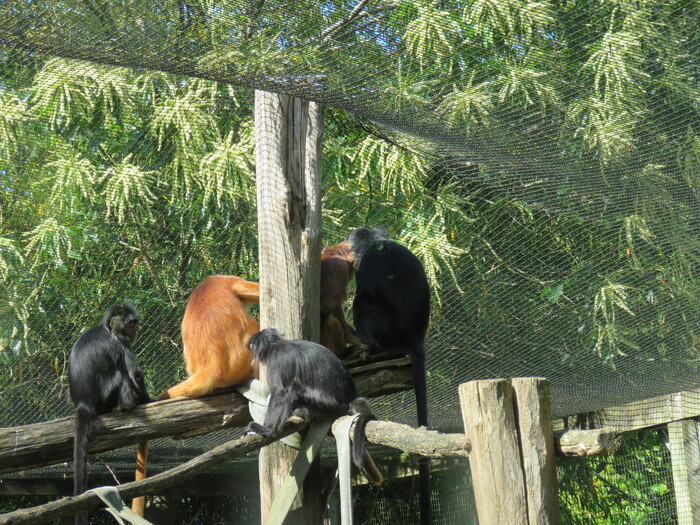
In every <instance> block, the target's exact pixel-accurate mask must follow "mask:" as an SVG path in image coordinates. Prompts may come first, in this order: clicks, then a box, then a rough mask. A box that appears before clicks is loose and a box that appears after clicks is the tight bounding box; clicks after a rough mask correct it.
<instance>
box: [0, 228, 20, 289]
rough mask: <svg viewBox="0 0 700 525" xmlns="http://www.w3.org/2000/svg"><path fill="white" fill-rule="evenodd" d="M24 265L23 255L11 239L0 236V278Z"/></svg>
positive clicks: (3, 278) (5, 277) (4, 277)
mask: <svg viewBox="0 0 700 525" xmlns="http://www.w3.org/2000/svg"><path fill="white" fill-rule="evenodd" d="M23 265H24V256H23V255H22V252H20V251H19V249H18V248H17V246H15V242H14V241H13V240H12V239H8V238H5V237H0V278H1V279H2V280H5V279H7V278H8V276H9V275H10V272H12V271H13V270H15V269H16V268H20V267H22V266H23Z"/></svg>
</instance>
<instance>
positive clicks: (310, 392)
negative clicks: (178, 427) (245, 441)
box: [246, 328, 382, 485]
mask: <svg viewBox="0 0 700 525" xmlns="http://www.w3.org/2000/svg"><path fill="white" fill-rule="evenodd" d="M248 345H249V346H250V349H251V350H252V352H253V362H256V361H257V362H260V363H262V364H264V365H265V366H266V378H267V386H268V388H269V390H270V399H269V402H268V407H267V414H266V415H265V423H264V425H260V424H259V423H256V422H254V421H252V422H250V423H249V424H248V427H247V428H246V432H253V433H255V434H260V435H262V436H270V435H272V434H274V433H275V432H277V430H279V428H280V427H281V426H282V424H283V423H284V422H285V421H286V420H287V419H288V418H289V417H290V416H291V415H292V414H296V415H298V416H300V417H302V418H303V419H305V420H306V421H308V422H310V423H323V422H331V421H335V420H336V419H338V418H339V417H341V416H344V415H346V414H347V413H348V412H349V411H352V412H353V413H354V414H359V415H360V417H359V419H358V421H357V422H356V423H355V425H354V431H353V447H352V457H353V462H354V463H355V465H356V466H357V467H359V468H364V469H365V471H366V472H367V474H368V475H369V477H370V478H371V479H372V481H373V482H374V483H375V484H377V485H379V484H380V483H381V482H382V476H381V474H380V473H379V471H378V470H377V467H376V466H375V465H374V462H373V461H372V458H371V457H370V456H369V454H368V453H367V450H366V442H367V440H366V437H365V427H366V426H367V422H368V421H370V420H372V419H374V416H373V415H372V411H371V409H370V408H369V403H368V402H367V399H366V398H364V397H358V395H357V389H356V387H355V382H354V381H353V379H352V376H351V375H350V372H348V370H347V369H346V368H345V366H344V365H343V362H342V361H341V360H340V359H339V358H338V357H337V356H336V355H335V354H334V353H333V352H331V351H330V350H328V348H326V347H325V346H322V345H319V344H317V343H312V342H311V341H302V340H300V341H290V340H288V339H284V338H283V337H282V336H281V335H280V333H279V332H278V331H277V330H275V329H274V328H268V329H266V330H262V331H260V332H258V333H257V334H254V335H252V336H251V338H250V341H249V342H248Z"/></svg>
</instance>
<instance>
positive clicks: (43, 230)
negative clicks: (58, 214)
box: [23, 217, 73, 268]
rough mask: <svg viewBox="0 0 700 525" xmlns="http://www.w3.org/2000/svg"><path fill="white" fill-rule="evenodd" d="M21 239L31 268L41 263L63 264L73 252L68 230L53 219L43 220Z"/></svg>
mask: <svg viewBox="0 0 700 525" xmlns="http://www.w3.org/2000/svg"><path fill="white" fill-rule="evenodd" d="M23 237H24V238H25V239H26V241H27V244H26V246H25V248H24V250H25V252H26V253H28V254H30V255H31V260H32V268H35V267H36V266H37V265H38V264H39V263H40V262H43V261H48V262H56V263H63V261H64V260H65V259H66V258H67V256H68V253H69V252H71V251H72V250H73V241H72V239H71V231H70V229H69V228H67V227H65V226H62V225H61V224H60V223H59V222H58V220H57V219H55V218H53V217H49V218H46V219H44V220H43V221H42V222H41V223H40V224H39V225H38V226H36V227H35V228H34V229H33V230H31V231H28V232H25V233H24V234H23Z"/></svg>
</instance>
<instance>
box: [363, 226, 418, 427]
mask: <svg viewBox="0 0 700 525" xmlns="http://www.w3.org/2000/svg"><path fill="white" fill-rule="evenodd" d="M350 243H351V244H352V250H353V253H354V256H355V281H356V292H355V300H354V301H353V305H352V313H353V317H354V321H355V329H356V330H357V335H358V336H359V337H360V339H362V340H363V341H364V342H365V343H367V345H368V346H369V348H370V352H374V353H378V352H382V351H384V352H392V353H400V354H409V355H410V356H411V357H412V359H413V383H414V388H415V390H416V405H417V409H418V424H419V425H423V426H427V425H428V403H427V387H426V383H425V334H426V332H427V330H428V319H429V316H430V288H429V286H428V279H427V278H426V276H425V270H424V269H423V265H422V264H421V263H420V261H419V260H418V259H417V258H416V256H415V255H413V254H412V253H411V252H410V251H409V250H408V248H406V247H404V246H402V245H400V244H398V243H397V242H394V241H392V240H390V239H389V234H388V233H387V232H386V230H384V229H382V228H372V229H367V228H358V229H357V230H355V231H354V232H352V234H350Z"/></svg>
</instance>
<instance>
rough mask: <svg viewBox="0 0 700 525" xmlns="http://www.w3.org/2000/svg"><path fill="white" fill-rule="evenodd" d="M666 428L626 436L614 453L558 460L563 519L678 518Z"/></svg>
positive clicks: (608, 522)
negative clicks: (664, 435) (664, 438)
mask: <svg viewBox="0 0 700 525" xmlns="http://www.w3.org/2000/svg"><path fill="white" fill-rule="evenodd" d="M662 438H663V436H662V431H660V430H645V431H640V432H636V433H630V434H625V444H624V446H623V448H622V449H621V450H620V451H619V452H618V453H617V454H616V455H615V456H614V457H604V458H596V459H589V460H582V459H581V458H570V459H564V460H562V461H558V468H557V470H558V478H559V500H560V508H561V511H562V519H563V521H564V522H565V523H571V524H574V525H578V524H593V523H595V524H596V525H597V524H601V525H618V524H620V525H621V524H638V523H639V524H641V523H663V524H669V525H670V524H672V523H676V522H677V517H676V504H675V501H674V499H673V487H672V473H671V465H670V463H671V461H670V454H669V452H668V449H667V448H666V445H665V444H664V442H663V439H662Z"/></svg>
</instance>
